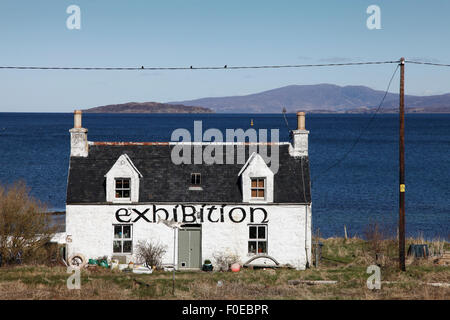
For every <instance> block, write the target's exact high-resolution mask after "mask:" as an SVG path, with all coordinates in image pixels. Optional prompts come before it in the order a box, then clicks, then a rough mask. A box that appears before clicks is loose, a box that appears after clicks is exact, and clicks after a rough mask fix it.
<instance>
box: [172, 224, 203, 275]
mask: <svg viewBox="0 0 450 320" xmlns="http://www.w3.org/2000/svg"><path fill="white" fill-rule="evenodd" d="M201 247H202V242H201V228H200V227H186V228H183V229H179V230H178V268H195V269H200V268H201V259H202V256H201Z"/></svg>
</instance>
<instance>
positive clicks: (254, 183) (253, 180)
mask: <svg viewBox="0 0 450 320" xmlns="http://www.w3.org/2000/svg"><path fill="white" fill-rule="evenodd" d="M256 186H257V182H256V179H252V188H256Z"/></svg>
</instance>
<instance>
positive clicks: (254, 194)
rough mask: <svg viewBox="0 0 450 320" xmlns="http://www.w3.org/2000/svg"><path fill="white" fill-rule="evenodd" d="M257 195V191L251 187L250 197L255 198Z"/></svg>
mask: <svg viewBox="0 0 450 320" xmlns="http://www.w3.org/2000/svg"><path fill="white" fill-rule="evenodd" d="M257 196H258V194H257V191H256V190H254V189H252V198H256V197H257Z"/></svg>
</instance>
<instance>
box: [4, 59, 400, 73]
mask: <svg viewBox="0 0 450 320" xmlns="http://www.w3.org/2000/svg"><path fill="white" fill-rule="evenodd" d="M393 63H399V61H398V60H396V61H365V62H348V63H325V64H287V65H259V66H258V65H254V66H228V65H224V66H223V67H194V66H189V67H144V66H140V67H37V66H0V69H15V70H84V71H138V70H150V71H157V70H158V71H174V70H229V69H230V70H237V69H282V68H311V67H339V66H357V65H377V64H393Z"/></svg>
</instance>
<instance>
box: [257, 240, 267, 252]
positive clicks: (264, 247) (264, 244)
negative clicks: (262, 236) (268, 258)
mask: <svg viewBox="0 0 450 320" xmlns="http://www.w3.org/2000/svg"><path fill="white" fill-rule="evenodd" d="M258 253H267V242H266V241H259V242H258Z"/></svg>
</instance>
